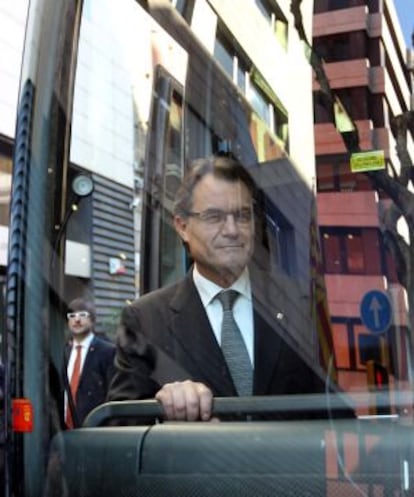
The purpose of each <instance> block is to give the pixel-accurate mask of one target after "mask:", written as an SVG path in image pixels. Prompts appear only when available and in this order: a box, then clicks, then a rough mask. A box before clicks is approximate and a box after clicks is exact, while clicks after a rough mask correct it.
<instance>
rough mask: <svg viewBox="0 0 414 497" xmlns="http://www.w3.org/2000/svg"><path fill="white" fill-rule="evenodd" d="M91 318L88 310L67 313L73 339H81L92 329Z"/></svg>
mask: <svg viewBox="0 0 414 497" xmlns="http://www.w3.org/2000/svg"><path fill="white" fill-rule="evenodd" d="M92 325H93V323H92V319H91V316H90V314H89V312H88V311H73V312H69V313H68V326H69V330H70V332H71V334H72V337H73V338H74V339H79V340H80V339H82V338H83V337H85V336H86V335H88V334H89V333H90V332H91V331H92Z"/></svg>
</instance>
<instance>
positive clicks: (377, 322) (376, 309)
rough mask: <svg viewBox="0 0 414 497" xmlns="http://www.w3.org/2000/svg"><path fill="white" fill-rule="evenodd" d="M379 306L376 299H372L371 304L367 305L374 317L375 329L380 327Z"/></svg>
mask: <svg viewBox="0 0 414 497" xmlns="http://www.w3.org/2000/svg"><path fill="white" fill-rule="evenodd" d="M381 309H382V307H381V304H380V303H379V301H378V299H377V297H373V299H372V300H371V303H370V305H369V310H370V311H371V312H372V313H373V315H374V325H375V328H378V327H379V325H380V312H381Z"/></svg>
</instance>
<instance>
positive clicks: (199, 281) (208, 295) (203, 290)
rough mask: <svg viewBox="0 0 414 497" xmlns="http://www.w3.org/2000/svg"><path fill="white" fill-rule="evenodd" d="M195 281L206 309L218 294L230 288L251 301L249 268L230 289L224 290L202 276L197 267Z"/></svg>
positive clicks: (194, 271) (194, 272) (195, 267)
mask: <svg viewBox="0 0 414 497" xmlns="http://www.w3.org/2000/svg"><path fill="white" fill-rule="evenodd" d="M193 280H194V284H195V286H196V288H197V290H198V293H199V294H200V298H201V301H202V303H203V305H204V307H207V306H208V304H210V302H211V301H212V300H213V299H214V298H215V297H216V296H217V294H218V293H220V292H222V291H223V290H229V289H230V288H231V289H233V290H237V291H238V292H239V293H240V294H242V295H243V296H244V297H246V298H247V299H248V300H251V288H250V278H249V270H248V269H247V267H246V268H245V269H244V270H243V272H242V274H241V275H240V276H239V278H238V279H237V280H236V281H235V282H234V283H233V284H232V285H231V286H230V287H229V288H222V287H221V286H219V285H216V284H215V283H213V282H212V281H211V280H209V279H207V278H206V277H204V276H203V275H201V274H200V272H199V271H198V269H197V265H194V269H193Z"/></svg>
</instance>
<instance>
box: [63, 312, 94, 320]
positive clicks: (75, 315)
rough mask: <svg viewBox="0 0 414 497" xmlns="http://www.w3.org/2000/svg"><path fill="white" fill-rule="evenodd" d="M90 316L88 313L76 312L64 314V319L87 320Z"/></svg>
mask: <svg viewBox="0 0 414 497" xmlns="http://www.w3.org/2000/svg"><path fill="white" fill-rule="evenodd" d="M89 316H90V314H89V312H88V311H78V312H68V313H67V314H66V317H67V318H68V319H76V318H82V319H85V318H88V317H89Z"/></svg>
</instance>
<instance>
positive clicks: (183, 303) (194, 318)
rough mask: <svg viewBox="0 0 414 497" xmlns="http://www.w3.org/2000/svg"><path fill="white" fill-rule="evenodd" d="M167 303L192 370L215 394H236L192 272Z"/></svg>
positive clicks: (178, 338)
mask: <svg viewBox="0 0 414 497" xmlns="http://www.w3.org/2000/svg"><path fill="white" fill-rule="evenodd" d="M170 306H171V309H172V313H173V317H172V321H171V330H172V332H173V334H174V336H175V338H176V340H177V341H178V342H179V344H180V346H181V347H182V349H183V350H184V351H185V352H186V354H187V357H188V361H189V362H190V363H191V364H190V368H189V369H191V372H192V373H193V374H195V375H196V376H198V380H199V381H202V382H204V383H206V384H207V385H209V386H210V388H211V389H212V390H213V392H214V393H215V395H219V396H230V395H235V394H236V391H235V388H234V385H233V382H232V380H231V377H230V374H229V372H228V369H227V364H226V362H225V360H224V357H223V354H222V352H221V348H220V346H219V344H218V343H217V340H216V338H215V336H214V333H213V330H212V329H211V326H210V322H209V320H208V317H207V313H206V312H205V309H204V307H203V304H202V302H201V299H200V297H199V295H198V292H197V289H196V287H195V285H194V283H193V280H192V275H191V274H189V275H188V276H187V277H186V278H185V280H184V281H183V282H182V283H181V284H179V285H178V287H177V292H176V293H175V295H174V297H173V299H172V300H171V302H170Z"/></svg>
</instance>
